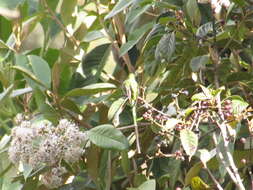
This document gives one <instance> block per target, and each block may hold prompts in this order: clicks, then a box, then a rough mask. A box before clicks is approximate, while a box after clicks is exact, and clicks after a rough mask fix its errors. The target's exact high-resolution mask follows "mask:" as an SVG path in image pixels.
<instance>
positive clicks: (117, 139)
mask: <svg viewBox="0 0 253 190" xmlns="http://www.w3.org/2000/svg"><path fill="white" fill-rule="evenodd" d="M87 136H88V139H89V140H90V141H91V142H92V143H93V144H95V145H97V146H99V147H102V148H106V149H114V150H125V149H127V148H128V146H129V144H128V141H127V139H126V137H125V136H124V135H123V134H122V132H121V131H120V130H118V129H116V128H115V127H114V126H112V125H109V124H105V125H100V126H97V127H95V128H92V129H91V130H89V131H88V132H87Z"/></svg>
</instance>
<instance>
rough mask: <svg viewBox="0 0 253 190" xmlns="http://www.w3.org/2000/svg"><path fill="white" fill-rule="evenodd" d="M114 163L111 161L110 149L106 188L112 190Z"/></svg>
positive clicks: (109, 152)
mask: <svg viewBox="0 0 253 190" xmlns="http://www.w3.org/2000/svg"><path fill="white" fill-rule="evenodd" d="M111 167H112V163H111V151H110V150H109V151H108V162H107V172H108V173H107V175H108V178H107V180H106V187H105V189H106V190H110V189H111V183H112V169H111Z"/></svg>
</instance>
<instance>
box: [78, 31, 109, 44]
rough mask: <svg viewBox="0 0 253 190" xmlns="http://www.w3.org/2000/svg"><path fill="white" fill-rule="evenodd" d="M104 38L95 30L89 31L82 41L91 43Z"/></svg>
mask: <svg viewBox="0 0 253 190" xmlns="http://www.w3.org/2000/svg"><path fill="white" fill-rule="evenodd" d="M103 37H105V35H104V34H103V33H102V32H101V31H99V30H95V31H91V32H89V33H87V34H86V35H85V37H84V39H83V41H84V42H91V41H93V40H97V39H100V38H103Z"/></svg>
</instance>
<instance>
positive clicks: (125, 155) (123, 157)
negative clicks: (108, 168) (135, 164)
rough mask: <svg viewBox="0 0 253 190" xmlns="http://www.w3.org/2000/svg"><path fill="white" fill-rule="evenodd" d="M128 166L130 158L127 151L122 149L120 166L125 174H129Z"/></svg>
mask: <svg viewBox="0 0 253 190" xmlns="http://www.w3.org/2000/svg"><path fill="white" fill-rule="evenodd" d="M130 166H131V164H130V159H129V157H128V152H127V151H122V152H121V167H122V169H123V171H124V173H125V174H129V172H130V171H131V168H130Z"/></svg>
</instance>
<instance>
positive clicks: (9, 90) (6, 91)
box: [0, 84, 14, 104]
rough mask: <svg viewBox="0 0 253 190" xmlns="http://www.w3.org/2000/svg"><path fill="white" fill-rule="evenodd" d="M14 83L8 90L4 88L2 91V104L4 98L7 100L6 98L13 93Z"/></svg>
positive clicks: (0, 94) (0, 101) (0, 95)
mask: <svg viewBox="0 0 253 190" xmlns="http://www.w3.org/2000/svg"><path fill="white" fill-rule="evenodd" d="M13 87H14V86H13V84H12V85H10V86H9V87H8V88H7V89H6V90H4V91H3V92H2V93H0V104H2V103H3V102H4V100H6V98H8V97H9V95H10V94H11V92H12V90H13Z"/></svg>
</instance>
